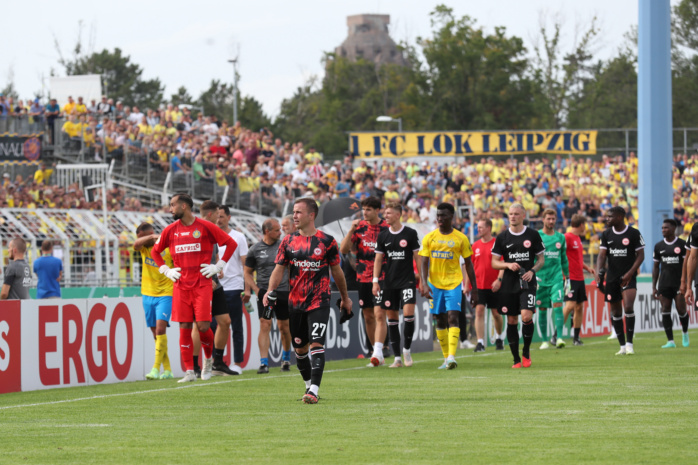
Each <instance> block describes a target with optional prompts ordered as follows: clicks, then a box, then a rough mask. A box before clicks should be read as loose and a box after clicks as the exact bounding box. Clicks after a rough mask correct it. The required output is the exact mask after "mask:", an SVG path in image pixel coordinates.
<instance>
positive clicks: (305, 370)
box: [296, 352, 311, 384]
mask: <svg viewBox="0 0 698 465" xmlns="http://www.w3.org/2000/svg"><path fill="white" fill-rule="evenodd" d="M296 365H297V366H298V371H300V373H301V376H302V377H303V381H307V382H310V371H311V366H310V359H309V358H308V353H307V352H306V353H304V354H299V353H298V352H296ZM306 384H307V383H306Z"/></svg>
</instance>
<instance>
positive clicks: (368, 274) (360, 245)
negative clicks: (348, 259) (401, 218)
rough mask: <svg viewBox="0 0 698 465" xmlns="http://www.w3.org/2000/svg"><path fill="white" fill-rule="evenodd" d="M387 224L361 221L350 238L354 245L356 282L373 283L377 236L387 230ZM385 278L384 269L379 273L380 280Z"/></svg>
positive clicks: (381, 221)
mask: <svg viewBox="0 0 698 465" xmlns="http://www.w3.org/2000/svg"><path fill="white" fill-rule="evenodd" d="M388 227H389V226H388V223H386V222H385V220H380V223H378V224H371V223H369V222H368V221H366V220H361V221H360V222H359V225H358V226H357V227H356V230H355V231H354V234H352V236H351V242H352V243H353V244H354V245H356V280H357V281H358V282H360V283H370V282H373V261H374V260H375V258H376V244H377V243H378V234H380V233H381V232H382V231H385V230H387V229H388ZM384 278H385V267H383V270H382V271H381V276H380V280H381V281H382V280H383V279H384Z"/></svg>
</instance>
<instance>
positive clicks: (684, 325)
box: [679, 312, 688, 333]
mask: <svg viewBox="0 0 698 465" xmlns="http://www.w3.org/2000/svg"><path fill="white" fill-rule="evenodd" d="M679 321H680V322H681V329H682V330H683V332H684V333H687V332H688V312H686V313H684V314H683V316H681V315H679Z"/></svg>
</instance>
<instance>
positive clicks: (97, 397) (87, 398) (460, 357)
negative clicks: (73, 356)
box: [0, 341, 608, 410]
mask: <svg viewBox="0 0 698 465" xmlns="http://www.w3.org/2000/svg"><path fill="white" fill-rule="evenodd" d="M606 342H608V341H597V342H589V343H587V344H585V345H595V344H603V343H606ZM505 353H507V352H506V351H499V354H498V353H497V352H489V353H486V354H477V355H475V354H471V355H460V356H458V357H456V359H462V358H472V357H487V356H492V355H501V354H505ZM441 359H442V357H437V358H429V359H426V360H415V361H414V363H426V362H434V361H438V360H441ZM367 368H368V367H366V366H359V367H351V368H339V369H336V370H325V373H339V372H343V371H352V370H362V369H367ZM291 376H297V374H295V373H294V374H290V375H270V376H264V377H259V378H237V379H229V380H221V381H213V382H207V383H194V384H187V385H184V386H175V387H169V388H161V389H147V390H144V391H133V392H121V393H117V394H105V395H101V396H89V397H78V398H75V399H64V400H53V401H50V402H37V403H34V404H20V405H7V406H4V407H0V410H9V409H16V408H26V407H41V406H44V405H57V404H67V403H72V402H80V401H83V400H95V399H108V398H111V397H122V396H133V395H140V394H150V393H153V392H163V391H176V390H179V389H189V388H202V387H206V386H215V385H218V384H228V383H241V382H244V381H264V380H267V379H278V378H288V377H291ZM233 378H234V377H233Z"/></svg>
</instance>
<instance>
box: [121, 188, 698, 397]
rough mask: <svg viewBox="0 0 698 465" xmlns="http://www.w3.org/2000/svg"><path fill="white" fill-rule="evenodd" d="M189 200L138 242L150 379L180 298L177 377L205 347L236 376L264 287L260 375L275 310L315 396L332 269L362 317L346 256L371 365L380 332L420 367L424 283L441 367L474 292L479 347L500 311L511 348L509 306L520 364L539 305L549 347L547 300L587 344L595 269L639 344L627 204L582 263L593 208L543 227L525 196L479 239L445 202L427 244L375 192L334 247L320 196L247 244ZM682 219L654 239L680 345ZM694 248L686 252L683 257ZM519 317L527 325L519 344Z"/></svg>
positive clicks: (636, 246)
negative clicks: (487, 323) (248, 322)
mask: <svg viewBox="0 0 698 465" xmlns="http://www.w3.org/2000/svg"><path fill="white" fill-rule="evenodd" d="M192 208H193V201H192V199H191V197H189V196H188V195H187V194H178V195H175V196H174V197H173V198H172V199H171V201H170V211H171V213H172V214H173V218H174V219H175V222H174V223H172V224H171V225H169V226H168V227H167V228H165V230H163V232H162V234H160V235H155V234H153V230H152V226H150V225H148V224H146V223H144V224H143V225H141V226H140V227H139V228H138V231H137V234H138V239H137V241H136V243H135V244H134V248H135V249H136V250H140V251H141V254H142V257H143V283H142V293H143V296H144V297H143V304H144V309H145V312H146V319H147V323H148V326H149V327H151V329H152V331H153V335H154V337H155V341H156V351H155V354H156V357H155V364H154V367H153V369H152V371H151V372H150V373H149V374H148V375H147V376H146V377H147V378H148V379H155V378H172V377H173V376H172V373H171V367H170V364H169V360H168V358H167V336H166V334H165V330H166V327H167V324H168V321H169V319H170V310H169V309H170V308H171V319H172V320H173V321H175V322H178V323H179V328H180V341H179V342H180V351H181V356H182V361H183V364H184V366H185V369H186V374H185V376H184V377H183V378H182V379H181V380H180V381H179V382H190V381H195V380H196V379H197V371H198V366H197V365H198V360H197V359H196V357H195V356H194V354H198V353H199V351H200V350H203V354H204V358H203V364H202V365H203V367H202V369H201V370H200V377H201V378H202V379H209V378H210V377H211V376H212V375H214V374H216V375H235V374H240V373H241V369H240V367H239V362H241V361H242V343H241V342H240V344H239V347H238V344H237V343H236V341H235V339H236V337H235V336H236V331H240V332H241V331H242V328H241V322H238V321H237V320H239V319H240V320H241V318H240V317H241V315H242V305H243V303H247V301H249V296H250V293H251V292H254V293H256V294H257V296H258V302H259V314H260V335H259V340H258V343H259V347H260V356H261V362H262V364H261V367H260V369H259V371H258V373H268V370H269V368H268V358H267V354H268V349H269V331H270V329H271V320H272V318H276V319H277V322H278V325H279V330H280V332H281V339H282V346H283V354H282V370H284V371H289V370H290V350H291V346H292V347H293V350H294V352H295V356H296V363H297V367H298V370H299V372H300V374H301V376H302V378H303V381H304V383H305V393H304V395H303V401H304V402H305V403H317V401H318V392H319V387H320V383H321V380H322V376H323V371H324V365H325V355H324V345H325V334H326V331H327V325H328V321H329V314H330V295H331V294H330V293H331V291H330V282H331V281H330V274H331V276H332V279H333V280H334V283H335V285H336V286H337V289H338V290H339V293H340V296H341V301H340V303H339V305H340V309H341V312H342V315H343V317H342V321H345V320H346V319H348V318H350V317H351V316H352V302H351V300H350V299H349V296H348V293H347V285H346V281H345V276H344V272H343V271H342V268H341V266H340V261H341V257H350V258H349V259H348V260H349V261H350V262H351V263H352V266H353V267H354V268H355V269H356V275H357V282H358V291H359V307H360V308H361V310H362V314H363V320H364V324H365V326H366V334H367V335H368V338H369V340H370V344H371V345H372V347H373V350H372V355H371V363H370V366H380V365H383V364H385V360H384V355H383V343H384V342H387V341H388V336H389V341H390V345H391V348H392V351H393V353H394V355H395V360H394V362H393V364H392V365H390V366H391V367H393V368H398V367H402V366H410V365H411V364H412V358H411V355H410V345H411V341H412V335H413V333H414V305H415V302H416V292H417V291H419V292H420V293H421V294H422V296H424V297H426V298H428V299H430V304H431V305H430V308H431V313H432V314H433V317H434V320H435V322H436V337H437V339H438V341H439V344H440V346H441V349H442V352H443V356H444V362H443V364H442V365H441V366H440V367H439V368H440V369H454V368H456V367H457V362H456V358H455V355H456V350H457V347H458V342H459V339H460V327H459V323H458V320H459V314H460V313H461V305H462V301H463V295H464V294H466V295H469V297H470V303H471V304H472V305H473V307H475V309H476V322H475V327H476V333H477V339H478V344H477V346H476V347H475V351H476V352H480V351H484V312H485V309H486V308H490V309H491V311H492V312H493V315H495V318H494V322H495V329H496V331H497V342H498V344H497V346H498V348H500V347H502V345H503V344H502V342H501V341H503V339H504V336H505V335H504V334H503V319H502V318H501V316H506V318H507V329H506V338H507V340H508V343H509V347H510V350H511V353H512V355H513V359H514V365H513V368H522V367H523V368H527V367H530V366H531V364H532V362H531V351H530V349H531V342H532V339H533V334H534V323H533V315H534V313H535V312H536V310H537V309H538V310H539V311H541V315H539V324H541V332H542V335H543V338H544V343H543V344H542V345H541V349H545V348H547V347H549V345H548V343H547V334H546V333H547V310H548V309H549V308H553V312H554V314H555V328H556V331H555V336H554V337H553V342H554V344H555V345H557V346H558V347H560V346H563V345H564V341H563V340H562V325H563V324H564V321H565V320H566V318H567V317H568V316H569V315H570V314H573V315H574V317H573V327H574V344H575V345H582V342H581V340H580V338H579V334H580V328H581V323H582V321H583V303H584V302H585V301H586V299H587V297H586V292H585V282H584V271H587V272H589V273H592V274H594V275H595V277H596V281H597V283H599V284H598V285H599V287H600V288H601V289H602V291H603V292H604V293H605V296H606V301H607V302H609V306H610V310H611V313H612V321H613V328H614V331H615V333H616V337H617V338H618V341H619V344H620V351H619V352H618V354H619V355H624V354H633V353H634V349H633V345H632V343H633V333H634V326H635V321H634V319H635V317H634V313H633V303H634V300H635V292H636V276H637V272H638V269H639V266H640V264H641V263H642V261H643V259H644V241H643V239H642V236H641V235H640V233H639V232H638V231H637V230H636V229H634V228H632V227H630V226H626V225H625V211H624V210H623V209H622V208H620V207H613V208H611V209H609V210H608V212H607V213H606V216H605V218H606V225H607V228H608V229H607V230H605V231H604V232H603V234H602V239H601V253H600V254H599V257H598V261H597V270H598V271H596V270H594V269H592V268H590V267H588V266H586V265H585V264H584V262H583V249H582V243H581V240H580V237H579V236H580V235H582V234H583V233H584V228H585V224H586V221H585V218H584V217H583V216H580V215H577V216H576V217H574V218H572V222H571V227H570V229H569V230H568V232H567V233H566V234H564V235H563V234H561V233H559V232H556V231H555V229H554V226H555V220H556V218H557V214H556V212H555V211H553V210H551V211H549V212H548V211H546V212H544V214H543V217H544V227H543V229H542V230H541V231H535V230H532V229H530V228H528V227H527V226H526V225H525V214H526V213H525V209H524V207H523V206H522V205H520V204H513V205H511V207H510V208H509V212H508V217H509V223H510V227H509V229H508V230H505V231H504V232H502V233H500V234H498V235H497V236H496V238H494V237H492V234H491V222H489V220H483V221H481V222H480V223H481V224H480V225H479V228H478V230H479V234H480V237H479V239H478V241H476V242H475V243H474V244H472V245H471V244H470V242H469V240H468V238H467V237H466V236H465V235H464V234H462V233H461V232H460V231H458V230H455V229H454V228H453V227H452V221H453V217H454V213H455V210H454V207H453V205H451V204H449V203H441V204H440V205H439V206H438V207H437V224H438V228H437V229H435V230H434V231H432V232H430V233H428V234H427V235H426V236H425V237H424V238H423V241H422V244H421V245H420V241H419V238H418V235H417V232H416V231H415V230H414V229H412V228H409V227H407V226H404V225H402V224H401V223H400V217H401V213H402V207H401V205H400V204H397V203H396V204H392V203H389V204H388V205H386V207H385V209H384V210H383V219H382V218H381V217H380V212H381V201H380V200H379V199H377V198H373V197H369V198H367V199H364V200H363V201H362V213H363V219H362V220H355V221H354V222H352V226H351V229H350V230H349V232H348V233H347V234H346V236H345V237H344V238H343V240H342V241H341V245H338V244H337V242H336V241H335V239H334V238H333V237H332V236H329V235H327V234H325V233H323V232H322V231H319V230H317V229H316V228H315V225H314V222H315V217H316V216H317V213H318V207H317V204H316V203H315V202H314V201H313V200H312V199H305V198H301V199H298V200H297V201H296V202H295V203H294V207H293V215H292V221H291V219H290V218H285V219H284V220H283V223H285V224H284V225H283V229H284V233H285V236H284V237H283V239H281V229H282V227H281V225H280V224H279V222H278V221H277V220H275V219H268V220H266V221H265V222H264V223H263V225H262V231H263V235H264V237H263V240H262V241H260V242H259V243H258V244H255V245H254V246H253V247H251V248H250V249H249V250H248V249H247V244H246V241H245V238H244V236H243V235H242V234H240V233H238V232H237V231H234V230H231V229H230V227H229V225H228V221H229V219H230V211H229V210H228V209H227V207H225V206H218V205H216V204H215V203H213V202H211V201H207V202H204V204H202V206H201V209H200V216H201V218H197V217H196V216H195V215H194V213H193V212H192ZM214 222H215V223H216V224H214ZM675 229H676V224H675V222H674V221H673V220H666V221H665V223H664V225H663V227H662V233H663V235H664V240H663V241H660V243H658V244H657V246H656V247H655V253H654V259H655V269H654V273H653V291H654V295H655V297H656V298H658V299H660V300H661V302H662V309H663V310H662V311H663V316H664V318H663V321H664V324H665V329H666V330H667V337H668V339H669V341H668V343H667V344H666V345H665V346H663V347H675V344H674V342H673V335H672V333H671V317H670V312H671V305H672V302H675V303H676V305H677V310H678V312H679V316H680V320H681V324H682V328H683V332H684V336H683V345H684V346H687V345H688V333H687V329H688V313H687V311H686V305H685V303H684V302H685V299H684V294H685V297H686V298H687V299H688V300H689V302H692V300H693V294H692V290H691V289H692V286H691V284H692V282H693V276H694V274H695V269H696V263H697V262H698V260H696V259H697V258H698V254H695V253H694V254H692V255H691V254H690V250H691V248H692V246H691V245H690V244H689V245H688V246H687V245H686V244H685V243H683V241H681V239H678V238H676V236H675ZM693 229H694V230H693V231H692V233H691V237H693V236H694V235H696V233H698V231H697V229H698V228H696V227H694V228H693ZM679 241H680V242H679ZM689 241H690V240H689ZM692 243H695V244H698V242H695V241H693V242H692ZM219 247H220V248H219ZM687 251H688V257H689V259H688V260H684V258H685V257H686V256H687ZM413 265H414V266H415V267H416V268H415V267H413ZM605 268H607V270H606V269H605ZM415 270H416V271H415ZM255 273H256V279H255ZM688 277H690V279H689V278H688ZM676 283H681V284H680V286H677V285H676ZM563 301H564V302H565V307H564V309H563V308H562V305H563ZM400 309H402V311H403V319H404V323H405V327H404V331H403V334H404V339H405V341H404V346H403V345H402V344H401V340H400V330H399V311H400ZM623 312H625V325H624V324H623ZM500 315H501V316H500ZM667 315H668V316H667ZM519 316H521V323H522V327H521V333H522V335H523V348H522V351H521V354H519V330H518V323H519ZM541 322H542V323H541ZM194 323H196V324H194ZM667 324H668V327H667ZM231 325H232V326H231ZM231 327H232V330H233V340H234V356H235V362H236V363H235V364H234V365H233V366H232V369H231V367H228V366H227V365H226V364H225V363H224V362H223V360H222V358H223V352H224V348H225V344H226V342H227V340H228V337H229V331H230V328H231ZM240 339H241V338H240ZM401 347H402V350H401ZM161 365H162V366H163V368H164V371H163V373H162V374H160V366H161Z"/></svg>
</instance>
